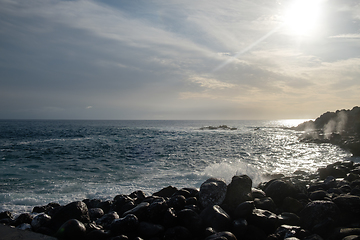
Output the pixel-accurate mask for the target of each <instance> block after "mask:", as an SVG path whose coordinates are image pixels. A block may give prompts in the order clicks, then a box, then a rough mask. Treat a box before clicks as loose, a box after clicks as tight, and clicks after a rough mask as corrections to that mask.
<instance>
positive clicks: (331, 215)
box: [299, 201, 340, 229]
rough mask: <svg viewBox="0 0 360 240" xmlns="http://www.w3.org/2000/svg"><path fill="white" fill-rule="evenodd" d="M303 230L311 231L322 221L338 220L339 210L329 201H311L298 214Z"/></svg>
mask: <svg viewBox="0 0 360 240" xmlns="http://www.w3.org/2000/svg"><path fill="white" fill-rule="evenodd" d="M299 216H300V218H301V221H302V225H303V227H304V228H305V229H312V228H313V227H314V226H315V225H317V224H320V223H321V222H323V221H324V219H332V220H334V221H335V220H339V219H340V210H339V208H338V207H337V206H336V204H335V203H333V202H331V201H313V202H310V203H308V204H307V205H306V206H305V207H304V209H303V210H302V211H301V212H300V214H299Z"/></svg>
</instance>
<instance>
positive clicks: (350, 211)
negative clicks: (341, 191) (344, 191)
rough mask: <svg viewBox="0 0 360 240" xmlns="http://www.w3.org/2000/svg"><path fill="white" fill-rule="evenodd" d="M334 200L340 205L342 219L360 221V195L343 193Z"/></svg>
mask: <svg viewBox="0 0 360 240" xmlns="http://www.w3.org/2000/svg"><path fill="white" fill-rule="evenodd" d="M333 202H334V203H335V204H336V205H337V206H338V207H339V209H340V211H341V215H342V221H343V222H346V223H351V222H353V221H359V219H360V218H359V215H360V197H359V196H354V195H341V196H339V197H336V198H334V199H333Z"/></svg>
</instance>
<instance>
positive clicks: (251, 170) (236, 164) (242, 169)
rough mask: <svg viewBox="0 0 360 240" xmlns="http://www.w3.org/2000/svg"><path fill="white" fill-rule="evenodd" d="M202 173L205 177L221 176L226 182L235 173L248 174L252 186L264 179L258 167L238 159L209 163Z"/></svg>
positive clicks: (228, 181)
mask: <svg viewBox="0 0 360 240" xmlns="http://www.w3.org/2000/svg"><path fill="white" fill-rule="evenodd" d="M203 174H204V175H205V176H207V177H215V178H222V179H224V180H225V181H226V182H227V183H230V182H231V179H232V177H233V176H235V175H248V176H249V177H250V178H251V179H252V181H253V186H256V185H258V184H259V183H260V182H262V181H264V178H263V177H262V175H261V171H260V170H259V169H257V168H255V167H253V166H250V165H249V164H247V163H244V162H240V161H239V160H236V161H227V160H225V161H223V162H221V163H214V164H211V165H209V166H207V167H206V168H205V169H204V172H203Z"/></svg>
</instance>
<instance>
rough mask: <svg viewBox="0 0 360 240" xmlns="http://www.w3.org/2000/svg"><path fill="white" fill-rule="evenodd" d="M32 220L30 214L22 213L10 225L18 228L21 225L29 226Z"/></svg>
mask: <svg viewBox="0 0 360 240" xmlns="http://www.w3.org/2000/svg"><path fill="white" fill-rule="evenodd" d="M32 219H33V216H31V215H30V213H22V214H20V215H19V216H18V217H17V218H16V219H15V221H14V222H13V223H12V225H14V226H19V225H20V224H23V223H28V224H31V221H32Z"/></svg>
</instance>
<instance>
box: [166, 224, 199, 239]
mask: <svg viewBox="0 0 360 240" xmlns="http://www.w3.org/2000/svg"><path fill="white" fill-rule="evenodd" d="M183 239H193V237H192V234H191V233H190V231H189V230H188V229H187V228H185V227H183V226H176V227H172V228H169V229H167V230H166V231H165V233H164V240H183Z"/></svg>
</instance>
